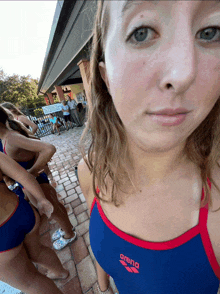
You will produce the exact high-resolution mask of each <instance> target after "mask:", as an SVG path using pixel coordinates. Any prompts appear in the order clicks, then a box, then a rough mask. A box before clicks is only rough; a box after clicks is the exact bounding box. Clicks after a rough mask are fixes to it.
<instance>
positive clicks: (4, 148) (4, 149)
mask: <svg viewBox="0 0 220 294" xmlns="http://www.w3.org/2000/svg"><path fill="white" fill-rule="evenodd" d="M6 143H7V140H5V143H4V146H3V152H4V153H5V154H7V153H6Z"/></svg>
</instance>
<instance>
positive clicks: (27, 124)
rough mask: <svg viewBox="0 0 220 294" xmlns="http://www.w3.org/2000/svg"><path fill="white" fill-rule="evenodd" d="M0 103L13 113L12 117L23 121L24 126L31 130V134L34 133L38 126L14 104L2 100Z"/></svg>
mask: <svg viewBox="0 0 220 294" xmlns="http://www.w3.org/2000/svg"><path fill="white" fill-rule="evenodd" d="M1 105H2V106H3V107H4V108H7V109H9V110H10V111H11V113H12V114H13V116H14V118H15V119H16V120H18V121H20V122H21V123H23V124H24V126H25V127H26V128H28V129H29V128H30V127H31V132H32V133H33V134H35V133H36V131H37V129H38V126H37V125H36V124H35V123H34V122H32V121H31V120H30V119H29V118H28V117H27V116H26V115H24V114H23V113H22V112H21V111H20V110H19V109H18V108H17V107H16V106H15V105H14V104H12V103H10V102H4V103H2V104H1Z"/></svg>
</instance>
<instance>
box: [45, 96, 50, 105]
mask: <svg viewBox="0 0 220 294" xmlns="http://www.w3.org/2000/svg"><path fill="white" fill-rule="evenodd" d="M44 100H45V102H46V104H47V105H50V102H49V99H48V97H47V96H46V95H45V96H44Z"/></svg>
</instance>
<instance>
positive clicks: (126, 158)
mask: <svg viewBox="0 0 220 294" xmlns="http://www.w3.org/2000/svg"><path fill="white" fill-rule="evenodd" d="M107 2H109V1H104V0H100V1H98V7H97V14H96V19H95V24H94V30H93V43H92V50H91V58H90V87H89V96H90V99H91V105H90V106H91V107H89V113H88V123H87V125H86V128H85V130H84V132H83V134H82V137H81V139H80V151H81V153H82V156H83V159H84V161H85V162H86V164H87V166H88V168H89V170H90V172H91V173H92V179H93V183H92V185H93V192H94V194H95V195H96V197H97V198H99V199H101V200H102V201H105V202H113V203H114V205H115V206H119V205H120V204H121V201H119V199H118V197H117V195H116V193H115V191H116V189H119V190H121V187H122V184H123V179H126V180H129V182H130V184H131V186H133V187H134V184H133V183H132V180H131V179H130V176H129V173H130V174H131V173H132V169H130V170H129V171H128V170H127V168H126V165H125V163H126V162H130V163H131V167H132V166H133V162H132V159H131V157H130V152H129V147H128V140H127V136H126V131H125V128H124V125H123V123H122V121H121V119H120V117H119V116H118V114H117V111H116V109H115V107H114V104H113V101H112V97H111V96H110V94H109V92H108V89H107V87H106V84H105V83H104V81H103V80H102V77H101V75H100V72H99V62H100V61H103V62H104V47H105V38H106V35H107V30H108V25H109V9H108V3H107ZM89 130H90V133H91V141H90V142H91V143H90V145H89V149H88V160H87V158H86V154H85V147H84V142H83V141H84V139H85V137H86V135H87V133H88V131H89ZM219 152H220V99H218V101H217V102H216V104H215V105H214V107H213V109H212V110H211V112H210V113H209V115H208V116H207V117H206V119H205V120H204V121H203V122H202V123H201V124H200V125H199V126H198V127H197V129H196V130H195V131H194V132H193V133H192V134H191V135H190V136H189V137H188V139H187V142H186V146H185V153H186V154H187V155H188V157H189V158H190V160H191V161H192V162H193V163H195V164H196V166H198V167H199V168H200V171H201V178H202V181H203V186H204V196H205V197H204V199H203V201H202V203H201V206H202V207H204V206H205V205H206V204H207V203H210V205H211V206H212V199H211V193H210V192H211V191H210V188H209V185H208V178H209V180H210V181H211V183H212V184H214V186H215V187H216V188H217V190H218V191H219V192H220V190H219V188H218V187H217V185H216V184H215V182H214V180H213V179H212V176H211V171H212V169H213V167H214V166H215V165H216V164H217V160H218V159H219ZM218 166H219V165H218ZM107 175H108V176H109V177H110V179H111V180H112V183H113V186H112V190H111V200H110V201H107V200H106V199H104V198H103V197H104V196H106V194H107V190H108V187H107V185H106V176H107ZM125 183H126V182H125ZM96 185H97V186H98V188H99V190H100V192H101V194H102V195H103V196H102V198H101V197H100V196H99V194H98V192H97V190H96V188H97V186H96ZM121 191H122V190H121ZM123 192H124V191H123ZM219 209H220V208H219ZM219 209H218V210H219Z"/></svg>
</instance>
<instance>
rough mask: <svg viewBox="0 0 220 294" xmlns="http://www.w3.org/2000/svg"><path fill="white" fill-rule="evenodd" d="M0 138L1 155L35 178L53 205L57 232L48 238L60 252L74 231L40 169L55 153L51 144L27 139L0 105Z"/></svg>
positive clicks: (31, 198)
mask: <svg viewBox="0 0 220 294" xmlns="http://www.w3.org/2000/svg"><path fill="white" fill-rule="evenodd" d="M0 139H1V140H2V144H3V152H4V153H5V154H7V155H9V156H10V157H11V158H13V159H14V160H15V161H17V162H18V163H19V164H20V165H22V166H23V167H24V168H25V169H27V170H28V171H29V172H30V173H31V174H32V175H34V176H35V177H36V179H37V181H38V183H39V184H40V186H41V188H42V190H43V192H44V194H45V196H46V198H47V199H48V200H49V201H50V202H51V203H52V204H53V206H54V211H53V213H52V218H53V219H55V220H56V221H57V223H58V224H59V225H60V229H58V230H57V231H55V233H54V234H53V235H52V241H54V242H53V247H54V249H56V250H61V249H62V248H64V247H65V246H66V245H67V244H69V243H70V242H72V241H74V240H75V238H76V232H75V231H74V228H73V226H72V224H71V222H70V220H69V218H68V214H67V211H66V208H65V207H64V205H63V204H62V203H60V202H59V200H58V199H57V193H56V190H55V189H54V188H53V187H52V186H51V185H50V183H49V180H48V178H47V175H46V173H45V172H44V168H45V166H46V164H47V163H48V162H49V160H50V159H51V157H52V156H53V154H54V153H55V152H56V148H55V147H54V146H53V145H52V144H48V143H45V142H43V141H40V140H37V139H33V138H30V137H29V136H28V134H27V132H26V131H25V130H24V129H22V128H21V127H20V125H19V123H18V122H17V121H16V120H13V119H11V118H10V117H9V115H8V113H7V111H6V110H5V109H4V108H3V107H2V106H0ZM24 192H25V194H26V196H27V197H28V198H29V200H30V201H31V203H32V204H33V205H34V206H35V205H36V201H35V199H34V198H33V197H32V194H31V193H29V192H28V191H26V190H24Z"/></svg>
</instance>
